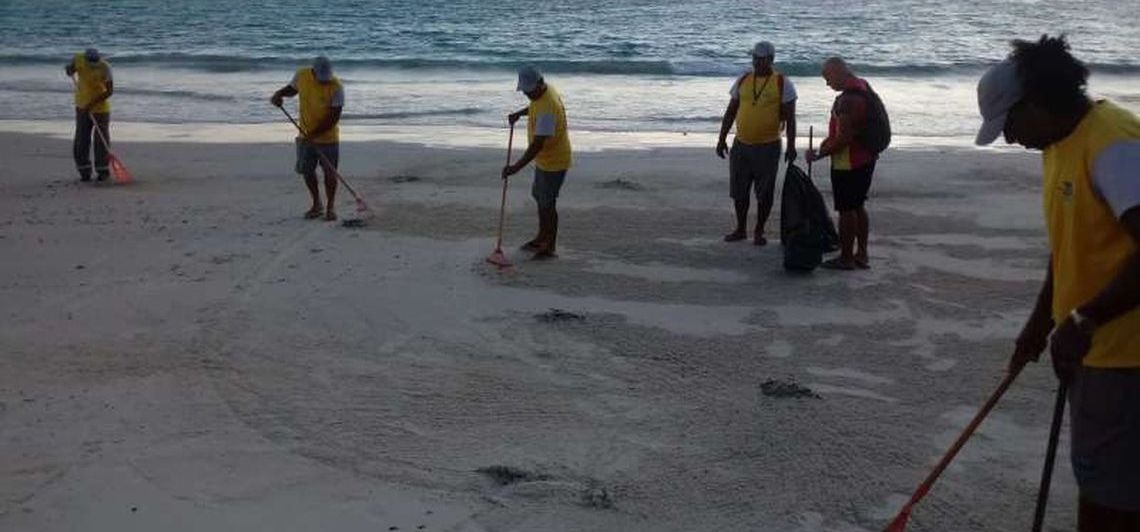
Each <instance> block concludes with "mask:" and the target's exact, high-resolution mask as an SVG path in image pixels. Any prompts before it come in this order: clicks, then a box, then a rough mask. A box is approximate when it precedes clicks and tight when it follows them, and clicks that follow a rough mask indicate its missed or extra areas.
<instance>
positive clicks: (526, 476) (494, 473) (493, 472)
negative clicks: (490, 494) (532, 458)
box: [475, 465, 550, 486]
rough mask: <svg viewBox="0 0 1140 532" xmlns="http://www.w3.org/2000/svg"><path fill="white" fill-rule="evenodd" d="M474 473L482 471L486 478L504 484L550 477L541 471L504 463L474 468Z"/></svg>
mask: <svg viewBox="0 0 1140 532" xmlns="http://www.w3.org/2000/svg"><path fill="white" fill-rule="evenodd" d="M475 472H476V473H482V474H484V475H486V476H487V478H489V479H491V480H493V481H494V482H495V484H498V485H500V486H506V485H508V484H516V483H518V482H535V481H539V480H547V479H549V478H550V477H549V476H547V475H544V474H542V473H534V472H531V471H527V470H525V469H519V468H517V467H511V466H505V465H493V466H488V467H480V468H479V469H476V470H475Z"/></svg>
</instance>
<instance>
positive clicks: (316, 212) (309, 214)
mask: <svg viewBox="0 0 1140 532" xmlns="http://www.w3.org/2000/svg"><path fill="white" fill-rule="evenodd" d="M320 217H321V208H320V207H313V208H312V209H309V210H308V211H305V219H306V220H314V219H316V218H320Z"/></svg>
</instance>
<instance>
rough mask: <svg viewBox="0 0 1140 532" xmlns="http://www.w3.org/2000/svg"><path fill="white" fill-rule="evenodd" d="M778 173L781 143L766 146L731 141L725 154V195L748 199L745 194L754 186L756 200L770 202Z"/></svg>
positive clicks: (770, 143) (736, 198)
mask: <svg viewBox="0 0 1140 532" xmlns="http://www.w3.org/2000/svg"><path fill="white" fill-rule="evenodd" d="M779 172H780V141H778V140H777V141H776V142H769V143H767V144H745V143H743V142H740V141H739V140H734V141H733V142H732V149H731V150H729V152H728V174H729V182H728V194H729V196H731V197H732V199H734V200H744V199H748V193H749V192H750V190H751V189H752V187H753V185H755V187H756V199H757V200H758V201H760V202H765V201H766V202H768V203H769V204H770V203H772V196H773V194H774V193H775V191H776V175H777V174H778V173H779Z"/></svg>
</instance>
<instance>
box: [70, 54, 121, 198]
mask: <svg viewBox="0 0 1140 532" xmlns="http://www.w3.org/2000/svg"><path fill="white" fill-rule="evenodd" d="M64 72H66V73H67V75H68V76H69V77H70V76H77V77H78V79H76V85H75V140H74V141H73V142H72V145H71V147H72V155H73V156H74V158H75V168H76V170H78V171H79V180H80V181H91V168H92V166H91V143H92V139H93V138H94V141H95V167H94V168H95V174H96V176H97V177H96V179H98V180H99V181H106V180H107V176H108V175H109V174H110V168H109V166H108V160H107V152H108V148H109V147H108V146H107V144H106V143H107V142H110V141H111V101H110V98H111V95H112V94H114V92H115V84H114V80H113V79H112V76H111V65H110V63H108V62H107V61H106V60H105V59H103V58H102V56H101V55H100V54H99V50H96V49H95V48H88V49H87V50H85V51H84V52H83V53H81V54H75V57H74V58H72V60H71V62H70V63H68V64H67V65H66V66H65V67H64ZM96 127H97V128H99V131H100V132H102V134H103V135H102V137H103V138H102V139H100V138H99V135H98V134H96V133H95V132H94V131H93V128H96Z"/></svg>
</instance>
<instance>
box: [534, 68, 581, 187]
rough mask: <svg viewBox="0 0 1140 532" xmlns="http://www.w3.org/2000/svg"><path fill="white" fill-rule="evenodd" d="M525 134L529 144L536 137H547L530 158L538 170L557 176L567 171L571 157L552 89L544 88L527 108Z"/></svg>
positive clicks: (558, 98)
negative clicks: (532, 158) (540, 147)
mask: <svg viewBox="0 0 1140 532" xmlns="http://www.w3.org/2000/svg"><path fill="white" fill-rule="evenodd" d="M551 122H553V123H551ZM526 134H527V138H528V140H530V142H534V137H535V135H536V134H540V136H543V137H548V138H547V139H546V143H545V144H543V145H542V151H540V152H538V155H537V156H536V157H535V158H534V165H535V166H537V167H538V169H539V170H542V171H545V172H559V171H562V170H568V169H569V168H570V164H571V162H572V155H571V152H570V134H569V133H568V132H567V131H566V108H564V107H563V106H562V97H561V96H559V95H558V91H556V90H554V87H552V86H550V85H547V86H546V92H543V93H542V96H540V97H539V98H538V99H537V100H535V101H533V102H530V105H529V106H528V107H527V121H526Z"/></svg>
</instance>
